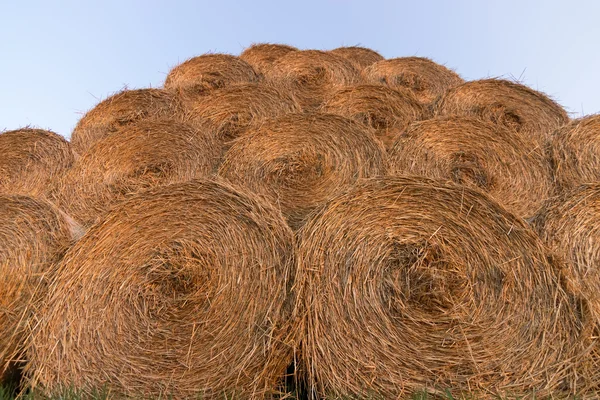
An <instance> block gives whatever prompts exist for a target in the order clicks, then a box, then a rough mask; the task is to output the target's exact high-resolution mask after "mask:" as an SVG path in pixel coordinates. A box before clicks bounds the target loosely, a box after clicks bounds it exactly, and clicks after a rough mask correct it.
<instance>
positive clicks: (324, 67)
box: [267, 50, 361, 111]
mask: <svg viewBox="0 0 600 400" xmlns="http://www.w3.org/2000/svg"><path fill="white" fill-rule="evenodd" d="M267 78H268V79H270V80H271V81H274V82H276V83H277V84H279V85H283V86H284V87H287V88H289V89H290V90H292V91H293V93H294V94H295V95H296V96H297V98H298V99H299V100H300V102H301V104H302V106H303V107H304V108H305V109H306V110H308V111H311V110H313V111H314V110H315V109H316V108H318V107H319V106H320V105H321V103H322V102H323V100H324V99H325V97H327V96H328V95H330V94H331V93H333V92H335V91H336V90H339V89H341V88H343V87H345V86H351V85H355V84H357V83H360V80H361V79H360V73H359V71H358V70H357V69H356V68H354V66H353V65H352V63H351V62H350V61H348V60H347V59H345V58H344V57H342V56H339V55H335V54H332V53H329V52H325V51H320V50H302V51H292V52H289V53H287V54H286V55H284V56H283V57H281V58H279V59H277V60H276V61H275V62H274V63H273V67H272V68H271V70H270V71H268V73H267Z"/></svg>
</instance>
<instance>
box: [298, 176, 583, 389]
mask: <svg viewBox="0 0 600 400" xmlns="http://www.w3.org/2000/svg"><path fill="white" fill-rule="evenodd" d="M297 257H298V270H297V274H298V275H297V278H296V287H297V288H298V297H297V298H298V304H297V308H296V312H297V313H298V315H299V316H303V323H302V326H303V328H302V331H303V336H302V337H303V344H302V351H301V353H302V360H301V363H302V369H303V371H304V372H305V375H306V379H307V381H308V382H309V389H310V390H311V393H312V396H313V397H316V398H363V397H368V398H408V397H409V396H411V395H412V394H414V393H416V392H419V391H426V392H429V393H433V394H439V393H443V392H444V391H446V390H450V391H451V393H452V394H453V395H454V396H460V395H464V394H467V395H470V396H473V398H478V399H479V398H497V397H496V396H507V395H510V396H523V395H525V394H528V395H531V394H532V392H535V394H536V395H538V397H540V398H545V397H544V396H548V395H553V396H554V395H556V396H559V395H561V394H569V393H573V392H577V391H578V387H577V386H576V384H577V383H578V381H577V378H578V377H577V375H576V373H575V371H576V366H575V364H576V363H577V362H578V360H580V359H581V358H582V357H583V356H584V355H585V349H584V348H583V347H584V346H583V345H582V344H581V343H580V341H579V340H580V337H579V334H580V324H581V319H580V318H579V314H578V313H577V310H576V305H575V301H574V298H573V296H572V295H571V294H570V293H569V292H567V290H566V289H565V288H563V287H562V285H561V282H560V276H559V274H558V272H559V269H558V265H557V264H556V263H555V262H554V261H553V260H552V258H550V257H548V253H547V251H546V248H545V247H544V245H543V243H542V242H541V241H540V240H539V238H537V236H536V235H535V234H534V232H533V231H532V230H531V229H530V228H529V227H528V226H527V225H526V224H525V223H524V222H522V221H521V220H519V219H517V218H515V217H514V216H512V214H510V213H508V212H506V211H505V210H504V209H503V208H502V207H501V206H499V205H498V204H497V203H495V202H494V201H492V200H490V199H489V198H488V197H486V196H485V195H483V194H482V193H480V192H478V191H473V190H470V189H468V188H464V187H459V186H456V185H450V184H444V183H441V182H438V181H433V180H429V179H427V178H418V177H398V178H383V179H382V178H380V179H367V180H363V181H361V182H359V183H358V184H357V185H356V186H354V187H353V188H351V189H349V190H348V191H347V192H346V193H344V194H342V195H340V196H337V197H335V198H334V199H332V200H330V201H329V202H328V203H327V204H326V205H325V206H324V207H323V208H321V209H320V210H318V212H316V213H314V214H313V215H312V218H311V220H310V221H308V222H307V224H306V225H305V226H304V227H303V228H302V229H301V230H300V232H299V244H298V251H297ZM502 398H504V397H502Z"/></svg>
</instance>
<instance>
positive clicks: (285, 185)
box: [219, 113, 387, 229]
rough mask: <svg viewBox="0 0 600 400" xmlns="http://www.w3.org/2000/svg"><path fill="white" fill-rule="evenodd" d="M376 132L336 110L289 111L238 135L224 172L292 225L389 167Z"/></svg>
mask: <svg viewBox="0 0 600 400" xmlns="http://www.w3.org/2000/svg"><path fill="white" fill-rule="evenodd" d="M386 166H387V165H386V159H385V149H384V148H383V146H382V145H381V144H380V143H379V142H378V141H377V140H376V139H375V137H374V135H373V133H372V132H371V131H369V130H367V129H366V128H364V127H363V126H362V125H360V124H358V123H356V122H354V121H353V120H350V119H347V118H344V117H341V116H338V115H333V114H310V113H307V114H288V115H285V116H283V117H280V118H275V119H271V120H267V121H265V122H264V123H263V124H262V125H260V126H258V127H256V128H255V129H253V130H251V131H249V132H247V133H246V135H244V136H242V137H240V138H239V139H238V140H236V141H235V142H234V143H233V145H232V146H231V148H230V149H229V150H228V151H227V153H226V154H225V157H224V160H223V163H222V164H221V167H220V169H219V175H220V176H222V177H224V178H226V179H228V180H230V181H231V182H233V183H235V184H240V185H243V186H245V187H247V188H248V189H250V190H251V191H253V192H255V193H259V194H261V195H263V196H265V197H266V198H267V199H269V200H270V201H271V202H272V203H273V204H276V205H278V207H280V208H281V210H282V212H283V215H284V216H285V217H286V219H287V221H288V223H289V224H290V226H291V227H292V228H294V229H297V228H299V227H300V226H301V225H302V224H303V222H304V219H305V218H306V216H307V215H308V214H309V213H310V212H312V211H313V210H314V209H315V208H317V207H319V206H320V205H322V204H323V203H324V202H325V201H327V200H328V199H329V198H331V197H332V196H334V195H335V194H337V193H339V192H340V191H343V190H344V188H345V187H346V186H348V185H352V184H354V183H355V182H356V181H357V180H358V179H359V178H367V177H372V176H379V175H383V174H385V172H386Z"/></svg>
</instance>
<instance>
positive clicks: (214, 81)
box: [164, 54, 261, 101]
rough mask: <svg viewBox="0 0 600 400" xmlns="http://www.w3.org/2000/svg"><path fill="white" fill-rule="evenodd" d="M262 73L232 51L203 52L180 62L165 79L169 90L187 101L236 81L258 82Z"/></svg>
mask: <svg viewBox="0 0 600 400" xmlns="http://www.w3.org/2000/svg"><path fill="white" fill-rule="evenodd" d="M260 80H261V76H260V75H259V74H258V73H257V72H256V71H255V70H254V68H252V66H251V65H250V64H248V63H247V62H246V61H244V60H242V59H241V58H239V57H236V56H232V55H229V54H203V55H201V56H197V57H193V58H190V59H189V60H187V61H184V62H182V63H181V64H179V65H177V66H176V67H174V68H173V69H171V71H170V72H169V74H168V75H167V78H166V79H165V84H164V87H165V89H168V90H171V91H174V92H175V93H177V94H178V95H179V96H180V97H181V98H182V99H183V100H184V101H187V100H188V99H190V98H191V99H194V98H196V97H200V96H203V95H206V94H208V93H210V92H211V91H212V90H213V89H217V88H222V87H225V86H229V85H232V84H235V83H247V82H258V81H260Z"/></svg>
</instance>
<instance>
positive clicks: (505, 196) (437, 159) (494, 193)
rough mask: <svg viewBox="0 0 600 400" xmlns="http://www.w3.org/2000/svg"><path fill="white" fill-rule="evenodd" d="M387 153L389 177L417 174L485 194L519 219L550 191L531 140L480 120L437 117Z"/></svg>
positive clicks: (546, 169)
mask: <svg viewBox="0 0 600 400" xmlns="http://www.w3.org/2000/svg"><path fill="white" fill-rule="evenodd" d="M388 154H389V164H390V168H389V174H390V175H407V174H409V175H421V176H426V177H429V178H434V179H442V180H447V181H453V182H454V183H457V184H460V185H465V186H467V187H470V188H473V189H479V190H482V191H484V192H486V193H488V194H489V195H490V196H491V197H493V198H494V199H495V200H496V201H498V202H499V203H500V204H502V205H503V206H504V207H506V209H507V210H509V211H511V212H513V213H514V214H515V215H516V216H519V217H522V218H530V217H532V216H533V215H534V214H535V213H536V212H537V211H538V210H539V209H540V207H542V204H543V202H544V201H545V200H546V199H548V198H549V197H550V196H551V195H552V192H553V185H552V178H551V174H550V165H549V163H548V161H547V159H546V156H545V153H544V150H543V149H542V148H540V146H539V145H538V144H537V142H536V141H534V140H531V139H527V138H525V137H523V136H521V135H519V134H518V133H516V132H514V131H511V130H509V129H506V128H504V127H503V126H500V125H496V124H493V123H491V122H487V121H484V120H478V119H475V118H470V117H461V116H448V117H437V118H434V119H430V120H427V121H422V122H418V123H415V124H413V125H412V126H411V127H410V128H409V129H408V130H407V132H406V133H405V134H403V135H401V136H400V137H399V138H398V140H397V142H396V143H395V145H394V147H393V148H392V149H391V150H390V151H389V152H388Z"/></svg>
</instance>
